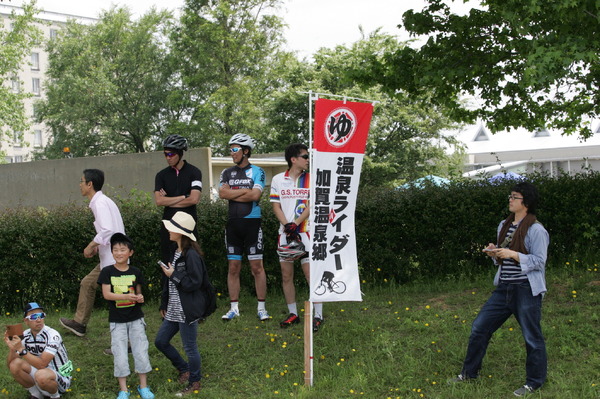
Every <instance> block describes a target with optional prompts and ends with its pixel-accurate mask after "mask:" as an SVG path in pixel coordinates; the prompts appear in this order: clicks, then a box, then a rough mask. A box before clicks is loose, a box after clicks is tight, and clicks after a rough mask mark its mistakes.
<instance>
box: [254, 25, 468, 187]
mask: <svg viewBox="0 0 600 399" xmlns="http://www.w3.org/2000/svg"><path fill="white" fill-rule="evenodd" d="M403 46H404V44H401V43H399V42H398V41H397V40H396V39H395V37H393V36H391V35H388V34H383V33H380V32H379V31H375V32H373V33H371V34H370V35H368V36H365V35H364V34H363V38H362V39H361V40H359V41H357V42H356V43H354V44H352V45H350V46H348V47H346V46H337V47H335V48H333V49H326V48H324V49H321V50H319V51H318V52H317V53H316V54H314V56H313V58H314V61H306V60H305V61H298V60H295V59H288V60H287V72H286V74H285V75H283V76H282V81H284V82H286V86H285V88H284V90H280V91H279V92H278V93H276V94H275V95H274V101H273V103H272V107H271V109H270V112H269V113H268V119H269V121H270V123H271V126H270V131H271V135H270V137H269V138H268V139H267V141H266V143H265V144H266V148H267V149H268V150H269V151H282V150H283V149H284V148H285V146H286V145H287V144H289V143H291V142H295V141H301V142H305V143H307V142H308V100H307V98H308V94H303V93H305V92H308V91H309V90H312V91H313V92H317V93H329V94H335V95H339V96H348V97H355V98H364V99H369V100H376V101H379V103H377V104H376V105H375V107H374V111H373V119H372V121H371V129H370V133H369V139H368V143H367V150H366V155H367V160H366V161H365V164H364V169H363V175H362V178H361V183H362V184H364V185H373V186H379V185H396V184H398V183H401V182H403V181H406V180H412V179H416V178H418V177H422V176H425V175H427V174H442V175H445V176H447V175H453V174H456V168H455V167H454V168H453V167H452V165H454V164H455V163H456V161H455V158H453V157H450V156H449V155H448V154H447V153H446V150H445V149H446V148H447V147H449V146H458V143H457V141H456V140H455V139H454V137H452V136H451V135H447V134H444V133H443V132H444V130H446V129H449V128H451V127H453V126H454V125H453V124H452V122H451V121H450V120H449V119H448V118H447V117H445V116H444V113H443V112H442V110H441V108H440V107H439V106H436V105H434V104H433V103H432V102H431V98H430V97H428V96H422V97H421V98H420V99H419V100H420V101H416V99H415V98H414V97H411V96H408V95H404V96H400V95H394V96H391V95H389V94H387V93H385V92H384V91H383V90H382V88H381V86H380V85H378V84H373V83H368V84H360V82H359V77H361V76H362V74H363V71H364V68H365V62H367V60H372V59H373V58H374V57H381V56H382V55H383V54H386V53H390V52H394V51H396V50H398V49H399V48H401V47H403ZM371 62H372V61H371Z"/></svg>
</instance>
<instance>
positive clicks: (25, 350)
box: [16, 349, 29, 357]
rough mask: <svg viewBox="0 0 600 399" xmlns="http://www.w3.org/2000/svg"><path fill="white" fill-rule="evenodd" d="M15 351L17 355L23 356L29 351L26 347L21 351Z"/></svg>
mask: <svg viewBox="0 0 600 399" xmlns="http://www.w3.org/2000/svg"><path fill="white" fill-rule="evenodd" d="M16 352H17V355H19V356H21V357H23V356H25V355H26V354H28V353H29V351H28V350H27V349H23V350H22V351H21V352H19V351H16Z"/></svg>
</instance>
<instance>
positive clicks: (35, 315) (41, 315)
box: [25, 312, 46, 321]
mask: <svg viewBox="0 0 600 399" xmlns="http://www.w3.org/2000/svg"><path fill="white" fill-rule="evenodd" d="M25 318H26V319H27V320H32V321H33V320H37V319H45V318H46V313H44V312H42V313H32V314H30V315H29V316H25Z"/></svg>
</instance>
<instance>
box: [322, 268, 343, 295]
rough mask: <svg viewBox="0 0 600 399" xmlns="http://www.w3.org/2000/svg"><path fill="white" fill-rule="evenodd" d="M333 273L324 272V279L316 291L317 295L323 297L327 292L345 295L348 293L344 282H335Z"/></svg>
mask: <svg viewBox="0 0 600 399" xmlns="http://www.w3.org/2000/svg"><path fill="white" fill-rule="evenodd" d="M333 277H334V275H333V273H331V272H323V277H322V278H321V282H320V283H319V286H318V287H317V289H315V295H319V296H320V295H323V294H324V293H325V292H326V291H327V290H329V292H334V293H336V294H343V293H344V292H345V291H346V284H345V283H344V282H343V281H333Z"/></svg>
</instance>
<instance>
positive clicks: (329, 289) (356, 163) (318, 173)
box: [310, 99, 373, 302]
mask: <svg viewBox="0 0 600 399" xmlns="http://www.w3.org/2000/svg"><path fill="white" fill-rule="evenodd" d="M372 112H373V105H372V104H371V103H357V102H350V101H334V100H326V99H319V100H317V101H316V104H315V125H314V126H315V128H314V142H313V151H312V161H311V170H312V173H311V183H310V190H311V191H310V199H311V200H310V203H311V222H310V238H311V251H310V301H311V302H337V301H362V295H361V291H360V277H359V274H358V258H357V254H356V234H355V222H354V212H355V209H356V197H357V193H358V183H359V181H360V172H361V167H362V163H363V158H364V152H365V147H366V142H367V136H368V133H369V126H370V123H371V115H372Z"/></svg>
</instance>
